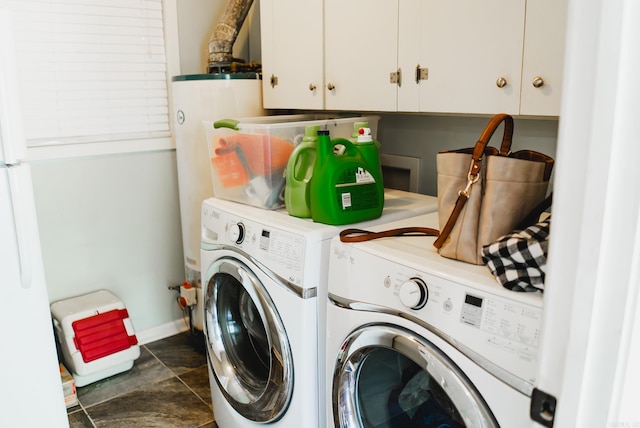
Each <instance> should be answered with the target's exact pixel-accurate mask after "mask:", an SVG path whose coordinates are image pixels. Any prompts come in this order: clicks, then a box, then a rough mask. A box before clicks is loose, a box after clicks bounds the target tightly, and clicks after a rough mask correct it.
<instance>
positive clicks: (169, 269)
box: [32, 150, 184, 331]
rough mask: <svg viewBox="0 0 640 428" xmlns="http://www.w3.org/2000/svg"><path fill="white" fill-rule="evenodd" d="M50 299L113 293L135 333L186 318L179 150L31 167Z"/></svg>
mask: <svg viewBox="0 0 640 428" xmlns="http://www.w3.org/2000/svg"><path fill="white" fill-rule="evenodd" d="M32 173H33V183H34V193H35V199H36V209H37V215H38V225H39V228H40V237H41V241H42V252H43V259H44V267H45V275H46V280H47V286H48V291H49V298H50V300H51V301H55V300H59V299H64V298H69V297H72V296H76V295H80V294H84V293H87V292H91V291H95V290H98V289H101V288H104V289H108V290H109V291H111V292H112V293H114V294H115V295H117V296H118V297H120V299H122V300H123V301H124V303H125V305H126V306H127V309H128V311H129V315H130V317H131V321H132V323H133V326H134V328H135V329H136V331H141V330H147V329H152V328H155V327H158V326H160V325H163V324H165V323H171V322H173V320H176V319H179V318H181V315H182V312H181V311H180V310H179V308H178V306H177V304H176V303H175V299H176V297H177V295H176V294H175V292H173V291H170V290H169V289H168V286H169V285H175V284H180V283H181V282H182V279H183V276H184V266H183V265H182V240H181V236H180V208H179V204H178V190H177V174H176V160H175V151H172V150H165V151H155V152H141V153H134V154H122V155H108V156H95V157H84V158H73V159H61V160H48V161H35V162H32Z"/></svg>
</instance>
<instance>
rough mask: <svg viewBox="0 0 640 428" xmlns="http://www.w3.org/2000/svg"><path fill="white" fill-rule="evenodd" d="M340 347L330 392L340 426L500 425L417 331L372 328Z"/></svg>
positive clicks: (451, 364)
mask: <svg viewBox="0 0 640 428" xmlns="http://www.w3.org/2000/svg"><path fill="white" fill-rule="evenodd" d="M341 349H342V350H341V352H340V354H339V355H338V359H337V362H336V366H335V371H334V377H333V392H332V396H333V400H332V401H333V416H334V421H335V426H336V427H349V428H352V427H353V428H355V427H402V428H409V427H411V428H413V427H424V428H432V427H433V428H443V427H447V428H461V427H474V428H480V427H487V428H489V427H498V423H497V422H496V420H495V418H494V416H493V414H492V413H491V411H490V410H489V408H488V406H487V404H486V403H485V401H484V400H483V399H482V397H481V396H480V394H479V393H478V391H477V390H476V389H475V387H474V386H473V385H472V384H471V382H470V381H469V380H468V378H467V377H466V376H465V375H464V373H463V372H462V371H461V370H460V369H459V368H458V367H457V366H456V365H455V363H454V362H453V361H451V360H450V359H449V358H448V357H447V356H446V355H445V354H444V353H443V352H442V351H440V349H438V348H437V347H436V346H435V345H433V344H432V343H431V342H429V341H428V340H426V339H425V338H423V337H421V336H418V335H416V334H415V333H413V332H410V331H408V330H405V329H403V328H400V327H397V326H390V325H386V324H384V325H382V324H376V325H368V326H365V327H362V328H360V329H358V330H356V331H355V332H353V333H352V334H351V335H349V337H348V338H347V339H346V340H345V341H344V343H343V345H342V348H341Z"/></svg>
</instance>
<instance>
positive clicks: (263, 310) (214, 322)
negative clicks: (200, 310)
mask: <svg viewBox="0 0 640 428" xmlns="http://www.w3.org/2000/svg"><path fill="white" fill-rule="evenodd" d="M210 272H213V274H212V276H211V279H210V281H209V282H208V284H207V288H206V295H205V316H204V321H205V335H206V338H207V356H208V359H209V364H210V365H211V368H212V371H213V373H214V376H215V378H216V381H217V383H218V386H219V387H220V390H221V391H222V393H223V394H224V395H225V398H226V400H227V401H228V402H229V403H230V404H231V405H232V406H233V407H234V408H235V409H236V410H237V411H238V412H239V413H240V414H241V415H243V417H245V418H246V419H249V420H251V421H255V422H273V421H275V420H277V419H279V418H280V417H281V416H282V414H283V413H284V412H285V411H286V409H287V406H288V404H289V401H290V399H291V394H292V390H293V382H292V376H293V373H292V367H293V364H292V358H291V351H290V349H289V343H288V340H287V338H286V334H285V331H284V327H283V325H282V321H281V320H280V317H279V316H278V313H277V312H276V310H275V308H274V307H273V303H272V301H271V299H270V298H269V296H268V294H267V292H266V290H265V288H264V286H263V285H262V284H261V283H260V282H259V280H258V278H257V277H256V276H255V275H254V274H253V273H252V272H251V271H250V270H249V269H248V267H247V266H246V265H245V264H244V263H242V262H240V261H238V260H234V259H221V260H219V261H218V262H216V263H215V264H214V265H213V270H212V271H210Z"/></svg>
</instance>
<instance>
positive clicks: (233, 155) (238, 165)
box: [211, 150, 249, 188]
mask: <svg viewBox="0 0 640 428" xmlns="http://www.w3.org/2000/svg"><path fill="white" fill-rule="evenodd" d="M211 164H212V165H213V169H214V170H215V171H216V174H218V177H219V178H220V183H222V186H223V187H225V188H227V187H236V186H242V185H244V184H247V183H248V182H249V173H248V172H247V170H246V168H245V167H244V165H243V164H242V161H241V160H240V157H239V156H238V153H237V152H236V151H235V150H231V151H229V152H227V153H223V154H221V155H220V156H216V157H213V158H211Z"/></svg>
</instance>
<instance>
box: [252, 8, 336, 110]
mask: <svg viewBox="0 0 640 428" xmlns="http://www.w3.org/2000/svg"><path fill="white" fill-rule="evenodd" d="M323 13H324V12H323V6H322V0H261V1H260V25H261V44H262V45H261V49H262V89H263V91H262V96H263V105H264V107H265V108H273V109H279V108H285V109H288V108H298V109H309V110H316V109H323V108H324V87H325V85H324V62H323V43H324V30H323V28H324V25H323Z"/></svg>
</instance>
